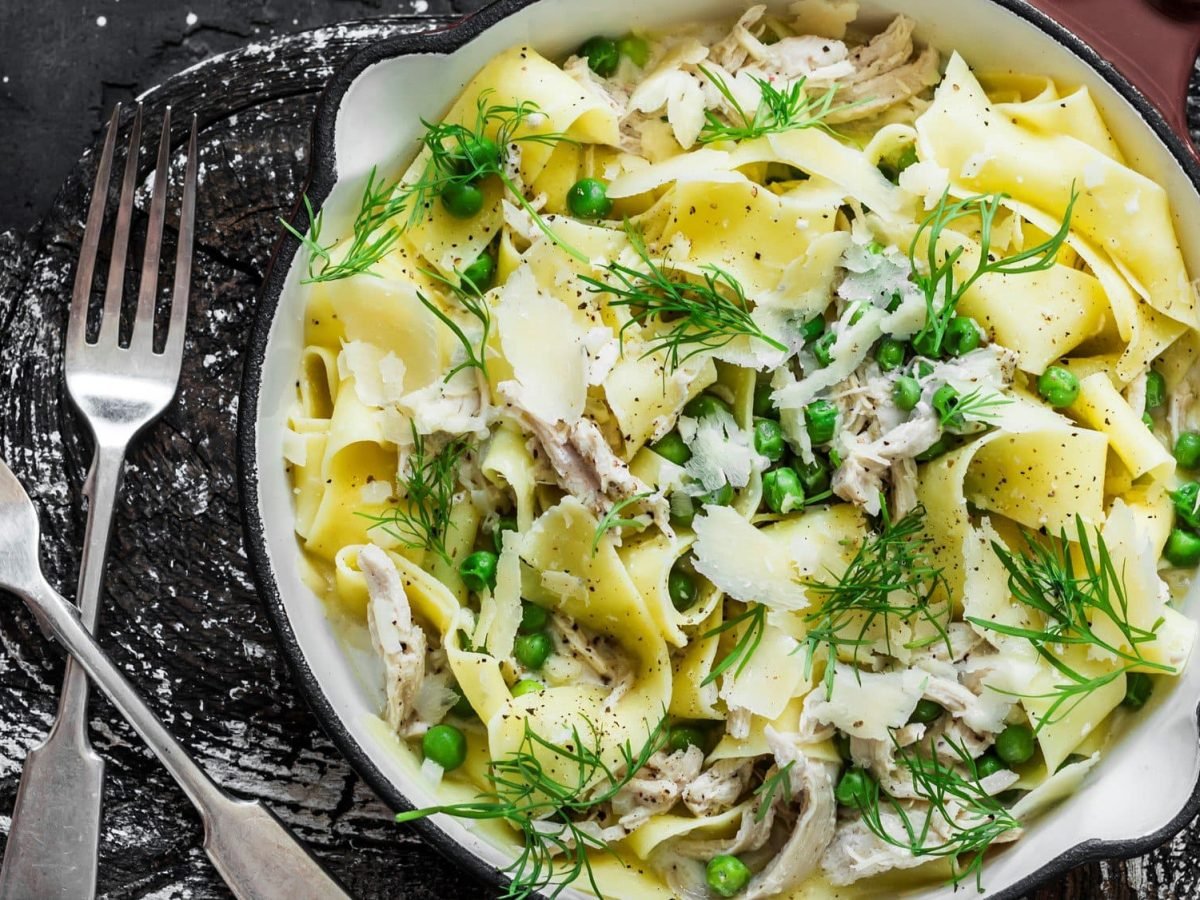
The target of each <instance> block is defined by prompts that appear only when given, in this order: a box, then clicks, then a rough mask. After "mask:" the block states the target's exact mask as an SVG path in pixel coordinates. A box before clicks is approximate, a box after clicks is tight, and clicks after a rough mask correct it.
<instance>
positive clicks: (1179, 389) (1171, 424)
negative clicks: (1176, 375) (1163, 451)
mask: <svg viewBox="0 0 1200 900" xmlns="http://www.w3.org/2000/svg"><path fill="white" fill-rule="evenodd" d="M1198 377H1200V366H1198V365H1196V364H1195V363H1193V364H1192V366H1191V368H1189V369H1188V371H1187V374H1186V375H1184V376H1183V379H1182V380H1181V381H1180V382H1179V384H1177V385H1176V386H1175V388H1174V390H1172V391H1171V395H1170V397H1171V399H1170V402H1169V403H1168V404H1167V428H1168V429H1170V432H1171V435H1170V436H1171V445H1172V446H1174V445H1175V442H1176V441H1177V440H1179V435H1181V434H1183V433H1184V432H1185V431H1188V430H1189V429H1190V427H1191V424H1192V422H1191V419H1192V407H1193V406H1194V405H1195V403H1196V397H1197V391H1196V379H1197V378H1198Z"/></svg>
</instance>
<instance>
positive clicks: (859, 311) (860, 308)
mask: <svg viewBox="0 0 1200 900" xmlns="http://www.w3.org/2000/svg"><path fill="white" fill-rule="evenodd" d="M880 252H881V253H882V252H883V251H880ZM868 306H869V304H867V303H856V304H854V312H853V313H852V314H851V315H850V324H851V325H857V324H858V323H859V322H861V321H862V317H863V316H865V315H866V314H867V307H868Z"/></svg>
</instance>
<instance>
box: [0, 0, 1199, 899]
mask: <svg viewBox="0 0 1200 900" xmlns="http://www.w3.org/2000/svg"><path fill="white" fill-rule="evenodd" d="M189 5H190V7H191V9H192V10H193V11H194V13H193V14H194V15H196V16H197V22H196V23H194V24H192V25H189V24H188V19H187V12H188V7H189ZM472 5H473V6H478V5H480V4H478V3H475V4H467V5H466V7H465V8H470V7H471V6H472ZM164 6H169V7H172V8H171V9H169V10H163V9H161V8H160V7H164ZM285 6H286V7H287V9H286V11H281V9H282V7H285ZM377 6H378V4H374V3H370V2H366V0H362V2H355V0H351V2H337V0H298V2H289V3H287V4H284V3H282V2H279V0H259V2H248V0H196V2H195V3H189V4H184V5H179V4H162V3H159V2H158V0H141V2H137V0H124V2H122V3H119V4H118V3H116V2H115V0H108V2H100V0H88V2H85V3H84V4H82V10H83V11H82V19H80V12H79V7H78V6H76V7H75V8H73V9H72V10H71V11H70V14H69V16H68V15H67V14H66V11H65V9H63V8H61V7H58V5H57V4H50V3H45V2H44V0H0V78H3V77H5V76H7V77H8V78H9V79H10V80H9V82H7V83H4V82H2V81H0V126H3V127H0V230H3V229H4V228H6V227H8V228H10V229H14V230H9V231H7V232H4V233H0V457H3V458H4V459H6V460H7V461H8V462H9V463H10V464H11V465H12V467H13V468H14V470H16V472H17V474H18V475H19V476H20V477H21V478H22V479H23V480H24V482H25V484H26V485H28V486H29V487H30V488H31V492H32V493H33V494H34V497H35V499H36V500H37V502H38V504H39V506H40V508H41V511H42V518H43V530H44V532H45V540H44V545H45V550H44V558H45V564H46V568H47V570H48V573H49V575H50V577H51V580H52V581H54V582H55V583H56V584H57V585H59V586H60V587H63V588H65V589H66V590H67V591H68V592H71V591H72V590H73V584H74V577H75V575H74V573H75V571H76V566H77V564H78V550H77V548H78V546H79V544H80V542H81V540H82V530H83V520H82V517H81V515H80V506H81V501H80V482H81V480H82V476H83V473H84V472H85V470H86V465H87V460H88V448H87V442H86V440H85V438H84V436H83V435H82V434H81V432H80V428H79V424H78V422H77V421H76V420H75V418H74V417H73V415H72V414H71V412H70V409H69V407H68V405H67V403H66V400H65V397H64V395H63V391H62V387H61V373H60V368H59V358H60V355H61V345H60V341H61V336H62V326H63V321H64V315H65V313H64V310H65V298H66V296H67V294H68V293H69V286H70V278H71V273H72V270H73V264H74V259H75V256H76V254H77V251H78V244H79V240H80V233H81V225H80V220H81V218H82V211H83V203H84V201H85V199H86V195H87V192H88V187H89V186H90V182H91V177H92V175H93V168H92V166H93V163H92V156H91V154H90V152H89V154H88V155H85V156H84V158H83V159H82V160H78V161H76V160H77V157H78V154H79V152H80V150H81V149H82V148H84V147H86V146H88V145H89V144H91V143H92V142H93V140H94V137H95V132H96V130H97V128H98V126H99V123H100V121H101V120H102V117H103V116H104V115H106V114H107V112H108V108H109V107H111V103H112V102H113V101H114V100H116V99H122V98H125V97H128V96H131V95H133V94H135V93H140V91H141V90H143V89H145V88H147V87H149V86H150V85H152V84H154V83H155V82H156V81H157V80H158V78H159V77H160V76H161V77H162V78H163V79H165V82H164V84H163V85H162V86H161V87H159V88H157V89H155V90H153V91H151V92H150V94H149V95H148V96H147V98H146V103H147V112H148V113H149V114H150V115H151V116H152V117H153V116H156V115H158V114H159V113H160V112H161V108H162V106H163V105H164V104H166V103H172V104H173V105H174V106H175V108H176V109H177V110H181V111H185V112H191V111H196V112H197V113H199V114H200V116H201V121H202V124H203V134H202V140H201V147H202V158H203V170H202V171H203V178H202V182H201V205H200V212H199V221H200V228H199V236H198V258H197V271H196V276H195V279H194V291H193V318H192V327H191V332H190V338H189V343H188V347H187V360H186V363H185V372H184V376H183V384H182V390H181V393H180V399H179V402H178V403H177V404H176V405H175V407H173V408H172V410H171V411H170V412H169V413H168V414H167V416H166V417H165V419H164V420H163V421H162V422H161V423H160V424H159V425H158V426H156V427H155V428H154V429H153V431H152V432H151V433H150V434H149V435H148V436H147V437H146V439H145V440H143V441H142V442H141V443H140V444H139V445H138V446H137V448H136V449H135V451H134V452H133V454H132V456H131V458H130V463H129V467H128V474H127V482H126V488H125V492H124V495H123V497H122V500H121V504H120V507H119V509H118V511H117V521H116V535H115V538H114V542H113V552H112V556H111V561H110V566H109V574H108V581H107V597H106V602H105V613H104V617H103V621H102V624H101V627H100V637H101V641H102V642H103V644H104V645H105V646H106V647H107V648H108V649H109V651H110V652H111V653H112V654H113V656H114V658H115V659H116V660H117V662H118V664H119V665H121V666H122V667H123V668H124V670H125V671H126V672H127V673H128V675H129V677H130V678H132V679H133V680H134V682H135V683H137V684H138V685H139V686H140V687H141V689H142V691H143V692H144V693H145V694H146V695H147V696H148V697H149V699H150V701H151V704H152V705H153V706H154V707H155V708H156V709H157V710H158V712H159V713H160V714H161V715H162V716H163V717H164V718H165V719H166V721H167V722H168V724H169V725H170V727H171V728H172V729H173V731H174V732H175V733H176V734H177V735H178V736H179V737H180V739H181V740H182V741H183V742H184V743H185V744H186V745H187V746H188V747H190V748H191V749H192V751H193V752H194V753H195V754H196V756H197V758H198V759H199V761H200V762H201V764H202V765H204V766H205V767H206V768H207V769H208V771H210V772H211V773H212V774H213V775H214V777H216V778H217V780H218V781H220V782H221V783H222V784H224V785H226V786H228V787H229V788H231V789H233V790H234V791H236V792H238V793H240V794H243V795H245V796H248V797H257V798H261V799H262V800H264V801H266V802H267V803H269V804H270V805H271V806H272V807H273V808H274V809H275V810H276V811H278V812H279V813H280V815H281V816H282V817H283V818H284V819H285V820H286V821H287V822H288V824H290V825H291V826H292V827H293V828H294V829H295V830H296V831H297V832H298V833H299V834H300V835H301V836H302V837H303V838H304V839H306V840H308V841H310V842H311V843H312V844H313V845H314V846H315V847H316V848H317V849H318V852H319V853H320V854H321V855H322V856H323V858H324V859H326V860H327V861H328V862H329V864H330V865H331V866H332V867H333V868H334V869H335V870H336V872H337V873H338V874H339V875H340V876H341V877H342V878H343V879H345V881H346V882H347V884H348V885H349V886H350V887H351V889H352V890H353V892H354V893H355V894H356V895H358V896H361V897H389V898H395V897H403V898H405V900H415V898H424V897H429V898H434V897H436V898H441V900H446V898H458V897H475V896H482V895H484V893H485V892H484V891H483V889H482V888H481V887H480V886H479V885H478V884H477V883H476V882H474V881H470V880H466V879H465V878H464V876H463V875H461V874H460V873H459V872H456V871H455V870H454V869H453V868H452V867H451V866H450V865H449V864H447V863H446V862H444V861H443V860H442V859H441V858H440V857H439V856H438V855H437V854H436V853H434V852H433V851H431V850H430V849H428V848H427V847H426V846H424V845H423V844H422V842H421V841H420V839H419V838H417V837H416V836H415V835H414V834H413V833H412V832H411V831H410V830H409V829H407V828H402V827H398V826H396V825H395V824H393V823H392V822H391V821H390V815H389V812H388V810H387V809H385V808H384V807H383V805H382V804H380V803H379V801H378V800H376V799H375V797H374V796H373V795H372V794H371V792H370V791H369V790H368V789H367V788H366V787H365V786H364V785H363V784H362V782H361V781H360V780H359V779H358V778H357V776H355V774H354V773H353V772H352V771H351V770H350V769H349V767H348V766H347V765H346V764H345V762H343V761H342V760H341V759H340V758H339V756H338V754H337V753H336V751H335V750H334V748H333V747H332V746H331V744H330V743H329V741H328V740H327V739H326V738H325V737H324V735H323V734H322V733H321V731H320V729H319V727H318V726H317V723H316V721H315V720H314V719H313V717H312V716H311V715H310V714H309V712H308V710H307V709H306V708H305V707H304V705H303V703H302V702H301V701H300V699H299V698H298V697H297V695H296V693H295V690H294V688H293V686H292V682H291V678H290V674H289V672H288V670H287V668H286V666H285V665H284V663H283V661H282V660H281V659H280V658H279V656H278V654H277V653H276V650H275V647H274V645H273V641H272V636H271V632H270V629H269V626H268V624H267V621H266V618H265V615H264V613H263V611H262V609H261V608H260V606H259V604H258V602H257V599H256V597H255V593H254V589H253V585H252V583H251V580H250V576H249V572H248V566H247V563H246V559H245V554H244V551H243V549H242V534H241V522H240V510H239V499H238V495H237V490H236V481H235V466H236V463H235V458H234V432H235V422H236V415H237V408H236V398H237V390H238V386H239V381H240V376H241V365H240V360H241V352H242V349H243V346H244V342H245V338H246V334H247V332H248V330H249V327H250V324H251V322H252V318H253V314H254V299H255V293H256V290H257V287H258V285H259V283H260V281H261V278H262V272H263V266H264V264H265V262H266V260H267V258H268V256H269V253H270V248H271V245H272V243H273V241H274V237H275V233H276V232H275V228H276V226H275V221H276V217H277V216H278V215H280V214H282V213H284V212H286V211H287V210H288V209H290V208H291V206H292V205H293V204H294V202H295V200H296V197H297V194H298V191H299V190H301V189H302V185H303V178H304V174H305V171H306V167H307V153H306V147H307V136H308V128H309V124H310V121H311V117H312V112H313V107H314V103H315V100H316V95H317V93H318V91H319V90H320V87H321V85H322V84H323V83H324V81H325V79H326V78H327V77H328V75H329V72H330V71H331V69H332V68H333V67H335V66H337V65H338V64H339V63H340V62H341V61H342V60H344V59H345V58H346V57H347V55H348V54H350V53H351V52H353V51H354V50H355V49H357V48H358V47H360V46H362V45H363V44H364V43H367V42H369V41H371V40H374V39H377V38H378V37H379V36H380V35H383V34H387V33H391V32H393V31H395V30H396V29H404V28H408V29H411V28H419V27H428V26H429V24H430V23H431V21H434V20H432V19H431V18H430V17H431V16H432V15H434V14H438V13H441V14H445V13H455V12H461V11H462V10H461V9H458V8H454V7H452V5H451V4H450V3H447V2H444V0H442V2H438V0H431V2H430V3H429V6H428V7H426V8H424V15H423V16H422V17H408V18H390V19H378V20H375V21H374V22H373V23H371V24H358V25H353V26H347V27H342V28H332V29H326V30H324V31H321V32H318V33H317V34H316V35H314V34H313V33H307V34H297V35H296V36H293V37H287V36H280V34H281V33H283V32H289V31H291V30H292V29H293V20H295V24H296V26H299V25H311V24H315V23H319V22H322V21H331V20H333V19H336V18H339V17H345V16H350V15H356V14H363V13H364V12H369V11H370V10H371V9H373V8H377ZM412 6H413V4H411V3H409V4H405V7H404V8H406V9H410V8H412ZM395 9H396V6H395V4H389V11H393V12H394V11H395ZM99 15H104V16H106V24H105V26H104V28H103V29H101V28H100V27H99V26H98V25H97V24H96V17H97V16H99ZM55 16H59V19H58V20H57V21H58V22H59V26H57V27H56V26H54V25H53V24H52V23H53V22H54V21H56V20H55ZM137 16H141V17H143V18H142V19H141V20H137V19H136V17H137ZM256 16H257V18H255V17H256ZM71 17H74V19H79V21H75V22H74V25H71ZM126 17H128V18H129V23H128V24H127V25H126V26H125V27H127V29H128V33H127V34H124V35H123V36H122V37H121V39H120V40H121V43H120V44H118V47H119V48H121V52H119V53H114V52H113V48H112V47H110V46H109V45H107V44H104V43H102V42H100V41H99V39H97V38H96V37H95V36H94V35H91V34H90V33H89V32H88V31H87V29H91V30H93V31H94V30H100V31H103V30H104V29H115V28H117V27H120V24H119V23H120V22H121V21H122V20H123V19H124V18H126ZM75 26H78V28H76V31H78V33H75V32H72V30H71V29H72V27H75ZM14 28H15V29H16V31H15V32H14V30H13V29H14ZM256 30H257V33H256ZM110 33H111V32H110ZM247 43H249V44H250V46H243V49H240V50H234V52H232V53H231V54H230V55H228V56H224V57H221V58H219V59H215V60H213V61H212V62H210V63H208V64H207V65H205V66H201V67H199V68H198V69H196V70H193V71H192V72H191V73H189V74H187V75H184V76H181V77H174V78H167V77H166V76H168V75H170V73H171V72H172V71H174V70H177V69H180V68H183V67H184V66H185V65H189V64H191V63H194V62H196V61H198V59H199V58H201V57H204V56H207V55H208V54H209V52H210V51H212V50H218V49H220V50H225V49H228V48H231V47H232V46H234V45H246V44H247ZM13 60H16V63H15V64H14V62H13ZM21 60H24V61H25V62H26V63H27V64H28V66H30V67H32V68H28V67H27V68H22V67H21V64H20V63H21ZM9 73H14V74H15V75H16V79H17V80H16V81H14V80H13V77H14V76H13V74H9ZM120 79H126V80H124V81H121V80H120ZM97 83H99V84H100V87H99V88H97V87H96V84H97ZM64 96H65V97H66V99H65V100H64V99H62V98H63V97H64ZM1198 96H1200V92H1198ZM38 135H41V136H42V137H43V140H41V141H40V142H33V143H31V142H30V141H29V140H28V138H29V137H30V136H38ZM49 138H52V140H50V139H49ZM56 166H57V167H58V168H56ZM64 176H65V178H66V181H65V184H63V185H62V188H61V190H60V191H59V192H58V194H57V198H56V199H54V200H53V202H52V203H51V202H49V200H48V199H46V200H43V199H40V198H41V195H42V193H47V194H48V193H49V192H50V190H51V188H50V187H49V185H51V184H57V183H60V182H61V181H62V179H63V177H64ZM35 218H36V219H37V220H38V224H36V225H34V226H33V227H31V228H29V229H28V230H25V231H17V230H15V228H16V227H17V226H21V227H22V228H24V227H25V226H26V225H27V224H29V223H31V222H33V220H34V219H35ZM0 608H2V609H3V613H0V850H2V848H3V844H4V834H5V833H6V831H7V828H8V824H9V820H8V814H9V813H10V812H11V809H12V804H13V796H14V793H15V791H16V786H17V781H18V777H19V774H20V764H21V760H22V758H23V757H24V755H25V753H26V751H27V750H28V749H29V747H31V746H32V745H34V744H35V743H36V742H37V741H39V740H40V739H41V738H42V736H43V734H44V732H45V730H46V727H47V725H48V723H49V721H50V720H51V717H52V715H53V712H54V706H55V695H56V686H57V684H58V682H59V679H60V677H61V670H62V659H61V654H60V653H59V652H58V651H57V650H56V649H55V648H54V647H52V646H51V645H50V644H48V643H47V642H46V641H45V640H44V639H43V638H42V636H41V634H40V633H39V632H38V630H37V628H36V626H35V624H34V622H33V620H32V618H31V617H30V616H29V615H27V614H26V613H25V611H24V609H23V608H19V607H18V605H17V604H16V602H15V601H12V600H11V598H7V597H4V596H0ZM92 733H93V738H94V741H95V743H96V746H97V749H98V750H99V751H100V752H101V753H102V754H103V755H104V757H105V758H106V759H107V760H108V803H107V808H106V818H105V826H106V827H105V838H104V843H103V846H102V847H101V855H102V861H101V894H102V895H103V896H105V897H112V898H133V897H156V898H184V897H188V898H196V900H204V898H215V897H226V896H228V894H227V891H226V890H225V888H224V887H223V885H222V884H221V882H220V881H219V880H218V879H217V877H216V875H215V874H214V873H213V871H212V869H211V868H210V867H209V865H208V862H207V860H206V858H205V857H204V854H203V852H202V850H201V848H200V841H201V830H200V826H199V822H198V821H197V818H196V816H195V815H194V814H193V812H192V809H191V807H190V806H189V805H188V803H187V801H186V800H185V799H184V797H183V795H182V794H181V793H180V791H179V790H178V789H177V788H176V787H175V785H174V784H173V783H172V782H170V780H169V779H168V778H167V777H166V776H165V774H164V773H163V772H162V770H161V769H160V768H159V767H158V765H157V764H156V763H155V762H154V761H153V760H152V759H151V757H150V755H149V754H148V753H147V751H145V750H144V749H143V747H142V746H141V744H140V743H139V741H138V739H137V737H136V736H135V735H134V734H133V733H132V732H131V731H130V729H129V728H127V727H126V726H125V725H124V723H123V722H122V721H121V720H120V719H119V718H118V717H117V716H116V715H115V713H114V712H113V710H112V709H111V708H110V707H109V706H108V705H107V704H106V703H104V702H100V701H97V702H96V704H95V705H94V708H93V710H92ZM1197 853H1200V824H1197V823H1193V825H1192V826H1191V827H1190V828H1189V829H1188V831H1186V832H1184V834H1182V835H1180V836H1179V837H1178V838H1177V839H1176V840H1174V841H1173V842H1171V843H1170V844H1169V845H1167V846H1165V847H1163V848H1161V849H1160V850H1158V851H1156V852H1154V853H1152V854H1150V855H1148V856H1147V857H1144V858H1142V859H1138V860H1133V861H1131V862H1109V863H1097V864H1092V865H1087V866H1083V867H1081V868H1079V869H1077V870H1075V871H1074V872H1071V873H1070V874H1069V875H1068V876H1067V877H1065V878H1063V879H1060V880H1059V881H1058V882H1057V883H1055V884H1051V885H1048V886H1047V887H1045V888H1044V889H1043V890H1041V891H1039V892H1038V893H1037V895H1036V896H1037V897H1038V898H1039V900H1050V898H1093V897H1104V898H1139V900H1142V898H1146V900H1148V898H1191V897H1200V865H1198V864H1197V861H1196V856H1197Z"/></svg>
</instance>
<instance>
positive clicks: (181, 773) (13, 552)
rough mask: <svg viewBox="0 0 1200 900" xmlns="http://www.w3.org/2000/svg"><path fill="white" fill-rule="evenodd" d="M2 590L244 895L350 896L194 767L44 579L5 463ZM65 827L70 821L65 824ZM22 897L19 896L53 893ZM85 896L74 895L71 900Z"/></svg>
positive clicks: (267, 816)
mask: <svg viewBox="0 0 1200 900" xmlns="http://www.w3.org/2000/svg"><path fill="white" fill-rule="evenodd" d="M0 590H9V591H12V592H13V593H15V594H18V595H20V596H21V597H22V598H23V599H24V600H25V602H26V603H27V604H28V605H29V608H30V609H32V610H34V611H35V612H36V613H37V614H38V616H39V618H40V619H41V620H42V621H43V622H45V623H47V624H48V625H49V627H50V630H51V632H52V633H53V635H54V636H55V637H56V638H57V639H58V641H59V643H61V644H62V645H63V646H64V647H66V648H67V650H68V651H70V653H71V654H72V658H74V659H76V660H78V662H79V665H80V666H81V667H82V669H83V670H85V671H86V672H87V674H88V675H90V676H91V677H92V679H93V680H94V681H95V682H96V684H97V685H98V686H99V687H100V689H101V690H102V691H104V693H105V694H107V695H108V698H109V699H110V700H111V701H112V703H113V706H115V707H116V708H117V709H118V710H119V711H120V713H121V715H123V716H124V717H125V718H126V719H127V720H128V722H129V724H130V725H132V726H133V728H134V730H135V731H137V733H138V734H140V735H141V736H142V737H143V738H144V739H145V741H146V744H147V746H149V748H150V749H151V750H152V751H154V755H155V756H157V757H158V758H159V760H160V761H161V762H162V764H163V766H164V767H166V769H167V771H168V772H170V773H171V775H172V776H173V777H174V778H175V780H176V781H177V782H179V786H180V787H182V788H183V790H184V792H185V793H186V794H187V795H188V798H189V799H190V800H191V801H192V803H193V804H195V806H196V808H197V809H198V810H200V813H201V816H202V818H203V819H204V851H205V853H207V854H208V857H209V859H211V860H212V862H213V865H214V866H216V869H217V871H218V872H220V874H221V877H222V878H224V879H225V883H226V884H228V885H229V887H230V889H231V890H232V891H233V893H234V895H235V896H236V897H239V898H242V900H349V895H348V894H346V892H345V891H344V890H343V889H342V887H341V886H340V885H339V884H338V883H337V881H335V880H334V878H333V876H331V875H330V874H329V873H328V872H326V871H325V870H324V869H323V868H322V867H321V864H320V863H319V862H317V861H316V860H315V859H314V858H313V857H312V856H310V855H309V853H308V851H307V850H305V849H304V846H303V845H302V844H301V843H300V842H299V841H297V840H296V838H295V836H294V835H293V834H292V833H291V832H290V831H288V829H287V827H286V826H284V825H283V823H281V822H280V821H279V820H278V819H277V818H275V816H274V814H273V813H272V812H271V811H270V810H269V809H267V808H266V807H265V806H263V805H262V804H261V803H257V802H253V803H252V802H248V801H245V800H235V799H233V798H232V797H230V796H229V795H228V794H226V793H225V792H224V791H222V790H221V789H220V788H219V787H218V786H217V785H216V784H215V783H214V782H213V781H212V779H210V778H209V777H208V776H207V775H206V774H204V771H203V770H202V769H201V768H200V767H199V766H197V765H196V763H195V762H194V761H193V760H192V758H191V757H190V756H188V753H187V751H186V750H185V749H184V748H183V747H182V746H181V745H180V744H179V742H178V741H176V740H175V738H173V737H172V736H171V733H170V732H169V731H167V729H166V727H165V726H164V725H163V723H162V722H161V721H160V720H159V719H158V718H157V717H156V716H155V715H154V713H153V712H151V711H150V707H148V706H147V705H146V702H145V701H144V700H143V699H142V698H141V697H140V696H139V695H138V692H137V691H136V690H134V688H133V686H132V685H131V684H130V683H129V682H128V681H126V680H125V676H124V675H122V674H121V671H120V669H118V668H117V667H116V666H115V665H114V664H113V662H112V660H111V659H109V658H108V656H107V654H105V652H104V651H103V650H102V649H100V645H99V644H97V643H96V640H95V638H93V637H92V636H91V634H89V633H88V631H87V629H86V628H84V627H83V624H82V622H80V617H79V614H78V613H77V612H76V610H75V608H74V607H73V606H71V604H70V603H68V602H67V601H66V600H64V599H63V598H62V597H61V596H59V594H58V593H56V592H55V590H54V589H53V588H51V587H50V585H49V584H47V583H46V579H45V578H44V577H43V576H42V571H41V564H40V562H39V559H38V518H37V511H36V510H35V509H34V507H33V503H32V501H30V499H29V495H28V494H26V493H25V490H24V489H23V488H22V487H21V485H20V483H19V482H18V481H17V479H16V477H15V476H14V475H13V473H12V472H10V471H9V469H8V467H7V466H6V465H5V464H4V461H3V460H0ZM63 824H64V825H65V824H66V823H65V822H64V823H63ZM55 896H57V895H55V894H50V893H45V892H43V893H31V894H25V895H22V900H42V898H44V897H55ZM75 897H82V895H72V900H74V898H75Z"/></svg>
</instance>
